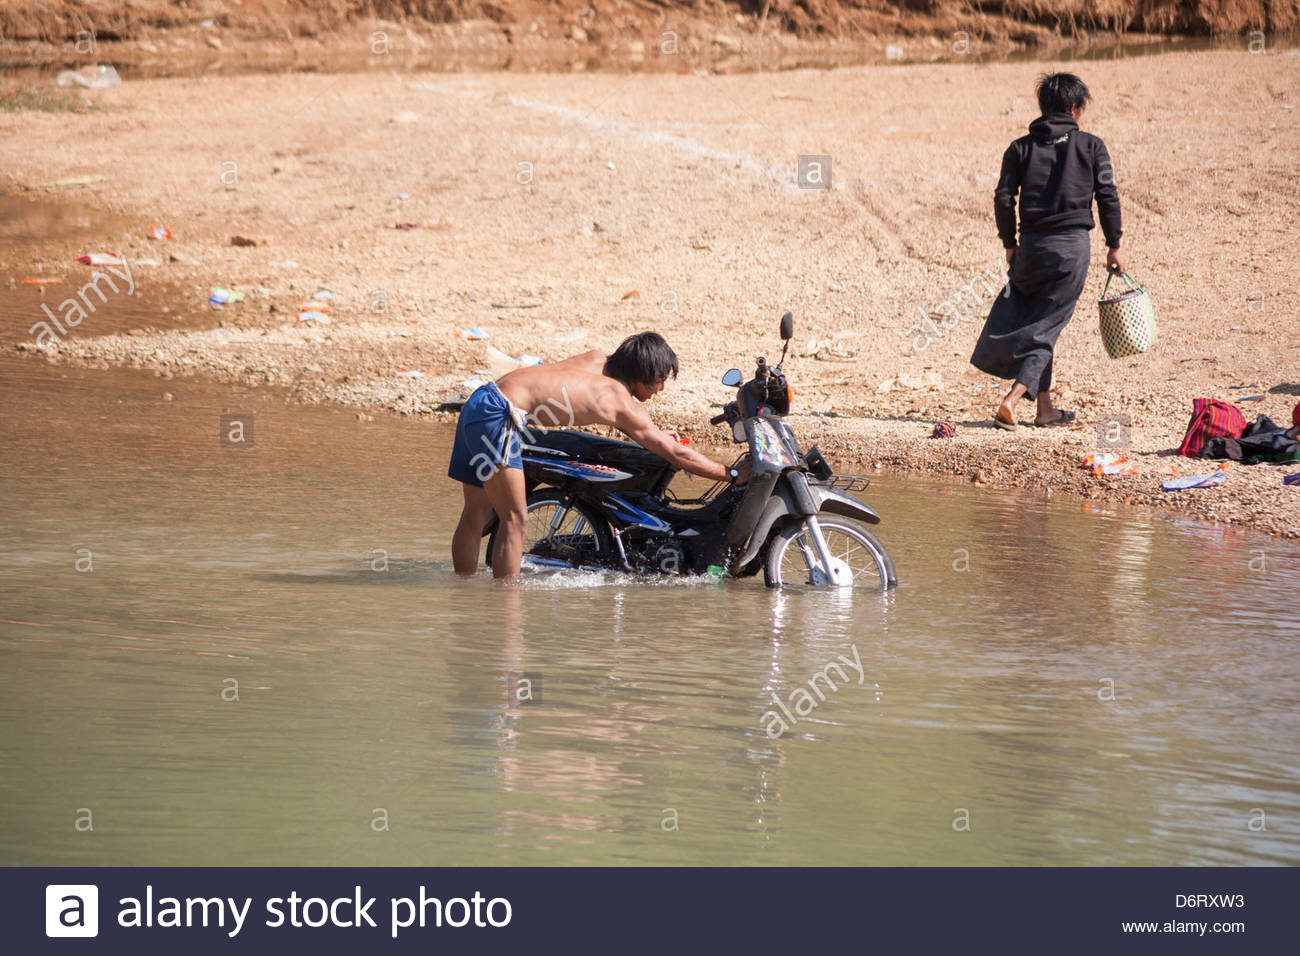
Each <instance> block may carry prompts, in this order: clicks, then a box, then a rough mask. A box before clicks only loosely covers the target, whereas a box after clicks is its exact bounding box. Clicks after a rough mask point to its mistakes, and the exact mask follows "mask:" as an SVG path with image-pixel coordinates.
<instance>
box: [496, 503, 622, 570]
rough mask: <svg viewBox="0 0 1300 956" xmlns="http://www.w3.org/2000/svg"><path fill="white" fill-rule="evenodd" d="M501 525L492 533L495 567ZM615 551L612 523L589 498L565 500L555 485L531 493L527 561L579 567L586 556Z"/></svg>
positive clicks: (527, 529)
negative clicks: (612, 538) (589, 503)
mask: <svg viewBox="0 0 1300 956" xmlns="http://www.w3.org/2000/svg"><path fill="white" fill-rule="evenodd" d="M498 531H500V525H498V526H497V527H495V528H493V529H492V533H491V534H490V535H488V543H487V565H488V567H492V552H493V551H494V550H495V549H496V543H497V533H498ZM612 553H613V544H612V542H611V540H610V531H609V525H608V524H607V523H606V522H605V519H604V518H602V517H601V516H600V515H599V514H597V513H596V510H595V509H594V508H592V507H591V506H590V505H588V504H586V503H585V502H581V501H575V502H573V503H572V504H569V505H566V504H565V503H564V495H562V494H561V493H560V492H558V491H556V490H555V489H554V488H538V489H536V490H534V491H533V492H532V493H531V494H530V495H529V496H528V523H527V525H525V526H524V556H523V557H524V561H529V562H532V563H533V564H537V565H541V566H543V567H555V568H576V567H578V566H580V565H581V564H582V563H583V559H584V558H587V559H590V558H592V557H596V556H600V557H607V556H609V555H612Z"/></svg>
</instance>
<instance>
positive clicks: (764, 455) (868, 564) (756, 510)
mask: <svg viewBox="0 0 1300 956" xmlns="http://www.w3.org/2000/svg"><path fill="white" fill-rule="evenodd" d="M780 335H781V339H782V340H783V343H784V345H783V347H782V350H781V359H780V360H779V361H778V362H777V364H776V365H774V366H773V365H768V364H767V361H766V359H765V358H763V357H761V356H760V357H759V358H758V359H757V364H756V368H755V371H754V377H753V378H751V379H750V380H749V381H747V382H746V381H743V379H744V375H743V374H742V373H741V371H740V369H738V368H733V369H730V370H729V371H728V372H727V373H726V374H725V375H724V376H723V377H722V384H723V385H726V386H728V387H734V388H735V389H736V398H735V400H734V401H731V402H728V403H727V404H726V405H725V406H724V407H723V410H722V413H721V414H719V415H717V416H715V417H714V418H713V419H711V421H710V424H712V425H721V424H726V425H727V426H728V427H729V428H730V429H731V433H732V438H733V440H734V441H735V442H736V443H737V444H744V445H747V446H748V452H747V454H748V456H749V459H750V462H751V471H750V479H749V482H748V483H747V484H745V485H734V484H731V483H726V482H718V483H715V484H714V485H713V487H711V488H710V489H708V490H707V491H706V492H705V493H704V494H703V495H701V496H699V497H697V498H679V497H677V496H676V495H675V494H674V493H673V491H672V490H671V489H670V487H669V485H670V484H671V482H672V479H673V477H674V476H675V475H676V473H677V470H678V469H676V468H674V467H673V466H672V465H670V464H669V463H668V462H666V461H665V460H664V459H662V458H660V457H659V456H658V455H655V454H654V453H653V452H650V451H647V450H646V449H644V448H642V447H641V446H640V445H636V444H633V443H630V442H624V441H617V440H615V439H610V438H601V437H599V436H596V435H590V434H587V433H586V432H579V431H566V430H556V431H548V432H538V433H532V437H533V440H532V441H530V442H526V443H523V444H522V448H521V452H522V458H523V465H524V479H525V483H526V487H527V502H528V525H527V528H526V530H525V535H524V555H523V557H524V562H525V563H528V564H532V565H535V566H540V567H548V568H579V569H585V570H606V571H607V570H615V571H627V572H645V573H659V574H713V575H717V576H721V575H730V576H732V577H737V578H743V577H748V576H752V575H755V574H757V573H758V571H759V570H760V569H761V570H762V571H763V576H764V580H765V581H766V583H767V585H768V586H769V587H782V586H785V585H792V584H808V585H812V586H815V587H825V586H833V587H849V586H863V585H869V586H872V587H879V588H880V589H881V590H886V589H888V588H892V587H894V586H895V585H896V584H897V583H898V578H897V576H896V574H895V572H894V562H893V559H892V558H891V557H890V555H889V551H888V550H887V549H886V548H885V545H884V544H883V543H882V542H881V541H880V539H879V538H877V537H876V535H875V534H874V533H873V532H872V531H871V530H869V529H868V528H866V527H864V525H875V524H879V523H880V516H879V515H878V514H876V512H875V511H874V510H873V509H872V508H871V507H870V506H869V505H867V504H866V503H865V502H863V501H861V500H859V499H858V498H856V497H854V495H853V492H860V491H862V490H863V489H865V488H866V487H867V485H868V483H869V479H867V478H863V477H859V476H854V475H836V474H834V473H833V471H832V469H831V467H830V465H829V464H828V463H827V461H826V459H825V458H824V457H823V456H822V454H821V453H820V452H819V451H818V450H817V447H816V446H813V447H812V448H809V449H808V450H807V451H806V452H805V451H802V450H801V449H800V447H799V443H798V441H797V440H796V438H795V435H794V432H793V430H792V429H791V428H790V426H789V425H788V424H787V423H786V422H785V421H783V416H785V415H786V414H788V412H789V411H790V398H791V393H790V386H789V383H788V382H787V381H786V377H785V373H784V372H783V371H782V365H783V364H784V362H785V356H786V352H787V350H788V349H789V346H790V339H791V338H792V337H793V336H794V318H793V316H792V315H791V314H790V313H789V312H787V313H786V314H785V315H784V316H782V318H781V325H780ZM743 457H744V456H743V455H742V456H741V458H743ZM739 460H741V459H737V461H739ZM496 533H497V522H496V519H495V518H493V519H492V520H491V521H489V523H488V525H487V527H485V529H484V534H485V535H487V537H488V545H487V548H488V562H489V563H490V562H491V556H492V552H493V548H494V546H495V544H496Z"/></svg>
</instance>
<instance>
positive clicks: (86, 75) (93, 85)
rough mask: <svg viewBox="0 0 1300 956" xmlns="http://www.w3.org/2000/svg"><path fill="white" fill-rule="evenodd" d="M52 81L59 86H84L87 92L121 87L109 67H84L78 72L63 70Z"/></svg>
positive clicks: (117, 77) (119, 81)
mask: <svg viewBox="0 0 1300 956" xmlns="http://www.w3.org/2000/svg"><path fill="white" fill-rule="evenodd" d="M54 81H55V82H56V83H58V84H59V86H84V87H85V88H86V89H88V90H103V89H107V88H108V87H110V86H121V85H122V78H121V77H120V76H118V75H117V70H115V69H113V67H111V66H84V67H82V68H81V69H80V70H64V71H63V72H62V73H60V74H59V75H58V76H57V77H55V80H54Z"/></svg>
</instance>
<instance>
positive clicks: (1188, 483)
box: [1160, 471, 1228, 491]
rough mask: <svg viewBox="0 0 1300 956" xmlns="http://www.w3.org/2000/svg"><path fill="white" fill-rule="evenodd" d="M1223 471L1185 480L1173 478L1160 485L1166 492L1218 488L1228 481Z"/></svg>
mask: <svg viewBox="0 0 1300 956" xmlns="http://www.w3.org/2000/svg"><path fill="white" fill-rule="evenodd" d="M1227 477H1228V476H1227V475H1226V474H1225V473H1224V472H1222V471H1212V472H1210V473H1209V474H1208V475H1187V476H1185V477H1183V478H1171V479H1170V480H1169V481H1166V482H1164V483H1162V484H1161V485H1160V487H1161V488H1163V489H1164V490H1165V491H1182V490H1183V489H1184V488H1217V487H1218V486H1219V485H1221V484H1223V482H1224V481H1225V480H1226V479H1227Z"/></svg>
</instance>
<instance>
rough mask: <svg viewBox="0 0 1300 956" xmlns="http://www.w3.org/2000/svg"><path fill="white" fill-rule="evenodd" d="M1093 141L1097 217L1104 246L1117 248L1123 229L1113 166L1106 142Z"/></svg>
mask: <svg viewBox="0 0 1300 956" xmlns="http://www.w3.org/2000/svg"><path fill="white" fill-rule="evenodd" d="M1094 142H1095V143H1096V144H1097V145H1096V152H1095V153H1094V154H1093V163H1092V191H1093V193H1095V194H1096V196H1097V218H1098V219H1100V220H1101V231H1102V234H1103V235H1104V236H1105V237H1106V247H1107V248H1109V249H1113V250H1118V249H1119V237H1120V236H1121V235H1123V233H1124V230H1123V228H1122V222H1121V219H1120V211H1119V190H1118V189H1116V188H1115V167H1114V166H1112V165H1111V162H1110V154H1109V153H1108V152H1106V144H1105V143H1103V142H1102V141H1101V140H1100V139H1096V140H1094Z"/></svg>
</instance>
